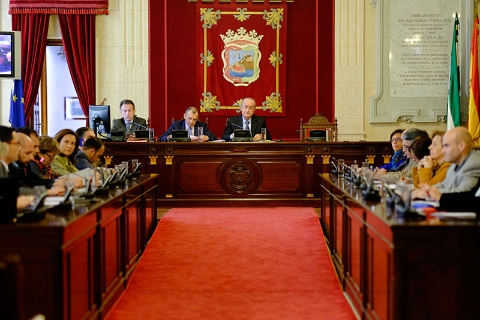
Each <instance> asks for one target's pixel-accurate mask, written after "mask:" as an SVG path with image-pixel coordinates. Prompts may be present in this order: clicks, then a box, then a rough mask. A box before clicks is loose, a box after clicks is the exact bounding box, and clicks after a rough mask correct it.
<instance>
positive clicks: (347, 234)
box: [319, 174, 480, 319]
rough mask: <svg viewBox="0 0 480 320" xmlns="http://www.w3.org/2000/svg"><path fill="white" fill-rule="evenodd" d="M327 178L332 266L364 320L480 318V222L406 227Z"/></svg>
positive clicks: (327, 224) (326, 225)
mask: <svg viewBox="0 0 480 320" xmlns="http://www.w3.org/2000/svg"><path fill="white" fill-rule="evenodd" d="M319 178H320V181H321V188H320V190H321V197H322V199H325V201H323V202H322V212H321V214H322V215H321V222H322V226H323V228H324V230H325V231H326V232H325V235H326V237H327V243H329V247H330V248H331V253H332V260H333V262H334V265H335V269H336V271H337V272H338V276H339V278H340V279H341V280H344V284H345V287H344V288H345V293H346V294H347V296H348V297H349V300H350V301H351V302H352V306H353V307H354V309H355V311H356V312H357V313H358V314H359V316H360V317H361V318H365V319H476V318H480V296H478V294H477V291H478V288H479V287H480V274H479V273H478V270H479V269H480V241H478V235H479V234H480V222H479V221H478V220H464V221H461V220H439V219H436V218H431V219H430V218H429V219H427V220H426V221H408V220H407V221H405V220H404V219H402V218H398V217H397V216H396V215H394V214H392V212H391V211H389V210H388V209H387V208H386V206H385V204H382V203H380V202H372V201H364V200H363V199H362V196H361V192H360V190H359V189H357V188H354V187H352V186H351V185H349V184H348V182H347V181H345V179H343V178H340V177H333V176H331V175H328V174H323V175H320V176H319ZM324 206H325V208H324ZM324 214H325V215H324ZM342 226H343V227H342Z"/></svg>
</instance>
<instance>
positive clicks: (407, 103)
mask: <svg viewBox="0 0 480 320" xmlns="http://www.w3.org/2000/svg"><path fill="white" fill-rule="evenodd" d="M465 2H466V1H460V0H437V1H418V0H386V1H382V2H380V3H379V6H378V8H377V48H378V52H377V56H378V57H379V59H377V94H376V96H375V97H373V98H372V100H371V116H370V120H371V122H372V123H383V122H397V121H403V120H402V119H409V121H410V122H438V121H442V120H441V119H444V117H443V116H444V115H445V114H446V110H447V109H446V105H447V95H448V83H449V73H450V52H451V46H452V32H453V22H454V14H455V12H458V14H459V16H460V30H459V47H458V57H459V59H460V78H461V89H462V97H461V103H462V109H463V108H464V109H465V111H466V110H467V105H468V98H467V96H466V95H467V92H468V71H469V67H468V65H467V59H466V56H467V54H466V52H467V53H468V52H469V51H468V50H469V49H468V48H469V47H470V44H469V42H470V41H471V39H469V38H468V37H469V35H470V34H471V33H470V32H468V33H467V32H466V31H467V30H468V29H471V26H470V25H471V24H472V23H473V22H472V19H471V18H462V17H471V14H470V13H472V10H473V4H468V3H465ZM467 7H468V8H467ZM465 39H468V40H465ZM467 49H468V50H467ZM465 85H466V87H465ZM463 89H466V90H463ZM464 113H465V116H466V112H464Z"/></svg>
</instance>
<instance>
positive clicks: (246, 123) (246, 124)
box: [245, 120, 250, 131]
mask: <svg viewBox="0 0 480 320" xmlns="http://www.w3.org/2000/svg"><path fill="white" fill-rule="evenodd" d="M249 124H250V121H248V120H247V121H245V130H248V131H250V126H249Z"/></svg>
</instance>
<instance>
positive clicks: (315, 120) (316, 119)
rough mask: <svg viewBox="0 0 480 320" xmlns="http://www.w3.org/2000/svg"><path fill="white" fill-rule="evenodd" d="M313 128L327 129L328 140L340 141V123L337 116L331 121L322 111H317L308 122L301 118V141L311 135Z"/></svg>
mask: <svg viewBox="0 0 480 320" xmlns="http://www.w3.org/2000/svg"><path fill="white" fill-rule="evenodd" d="M312 130H326V131H327V141H335V142H336V141H338V123H337V119H336V118H335V120H334V121H333V123H331V122H329V121H328V119H327V118H326V117H324V116H322V114H321V113H317V114H315V115H314V116H313V117H311V118H310V120H308V122H306V123H303V119H300V141H305V139H306V138H308V137H309V136H310V131H312ZM307 132H308V135H307Z"/></svg>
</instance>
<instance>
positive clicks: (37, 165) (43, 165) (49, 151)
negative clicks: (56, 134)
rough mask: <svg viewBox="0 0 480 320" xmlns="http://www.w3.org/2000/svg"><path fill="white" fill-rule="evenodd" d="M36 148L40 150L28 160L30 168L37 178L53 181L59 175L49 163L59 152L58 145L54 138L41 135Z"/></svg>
mask: <svg viewBox="0 0 480 320" xmlns="http://www.w3.org/2000/svg"><path fill="white" fill-rule="evenodd" d="M38 149H39V150H40V151H39V153H38V157H35V159H34V160H33V161H31V162H30V169H31V171H32V173H33V174H35V175H37V176H38V177H39V178H41V179H46V180H50V181H51V182H52V183H53V181H54V180H55V179H57V178H58V177H59V176H60V175H59V174H58V173H57V172H55V171H54V170H53V169H52V167H51V166H50V164H51V163H52V161H53V160H54V159H55V157H56V156H57V155H58V154H59V153H60V146H59V144H58V142H57V140H55V139H54V138H51V137H49V136H41V137H40V139H39V144H38Z"/></svg>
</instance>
